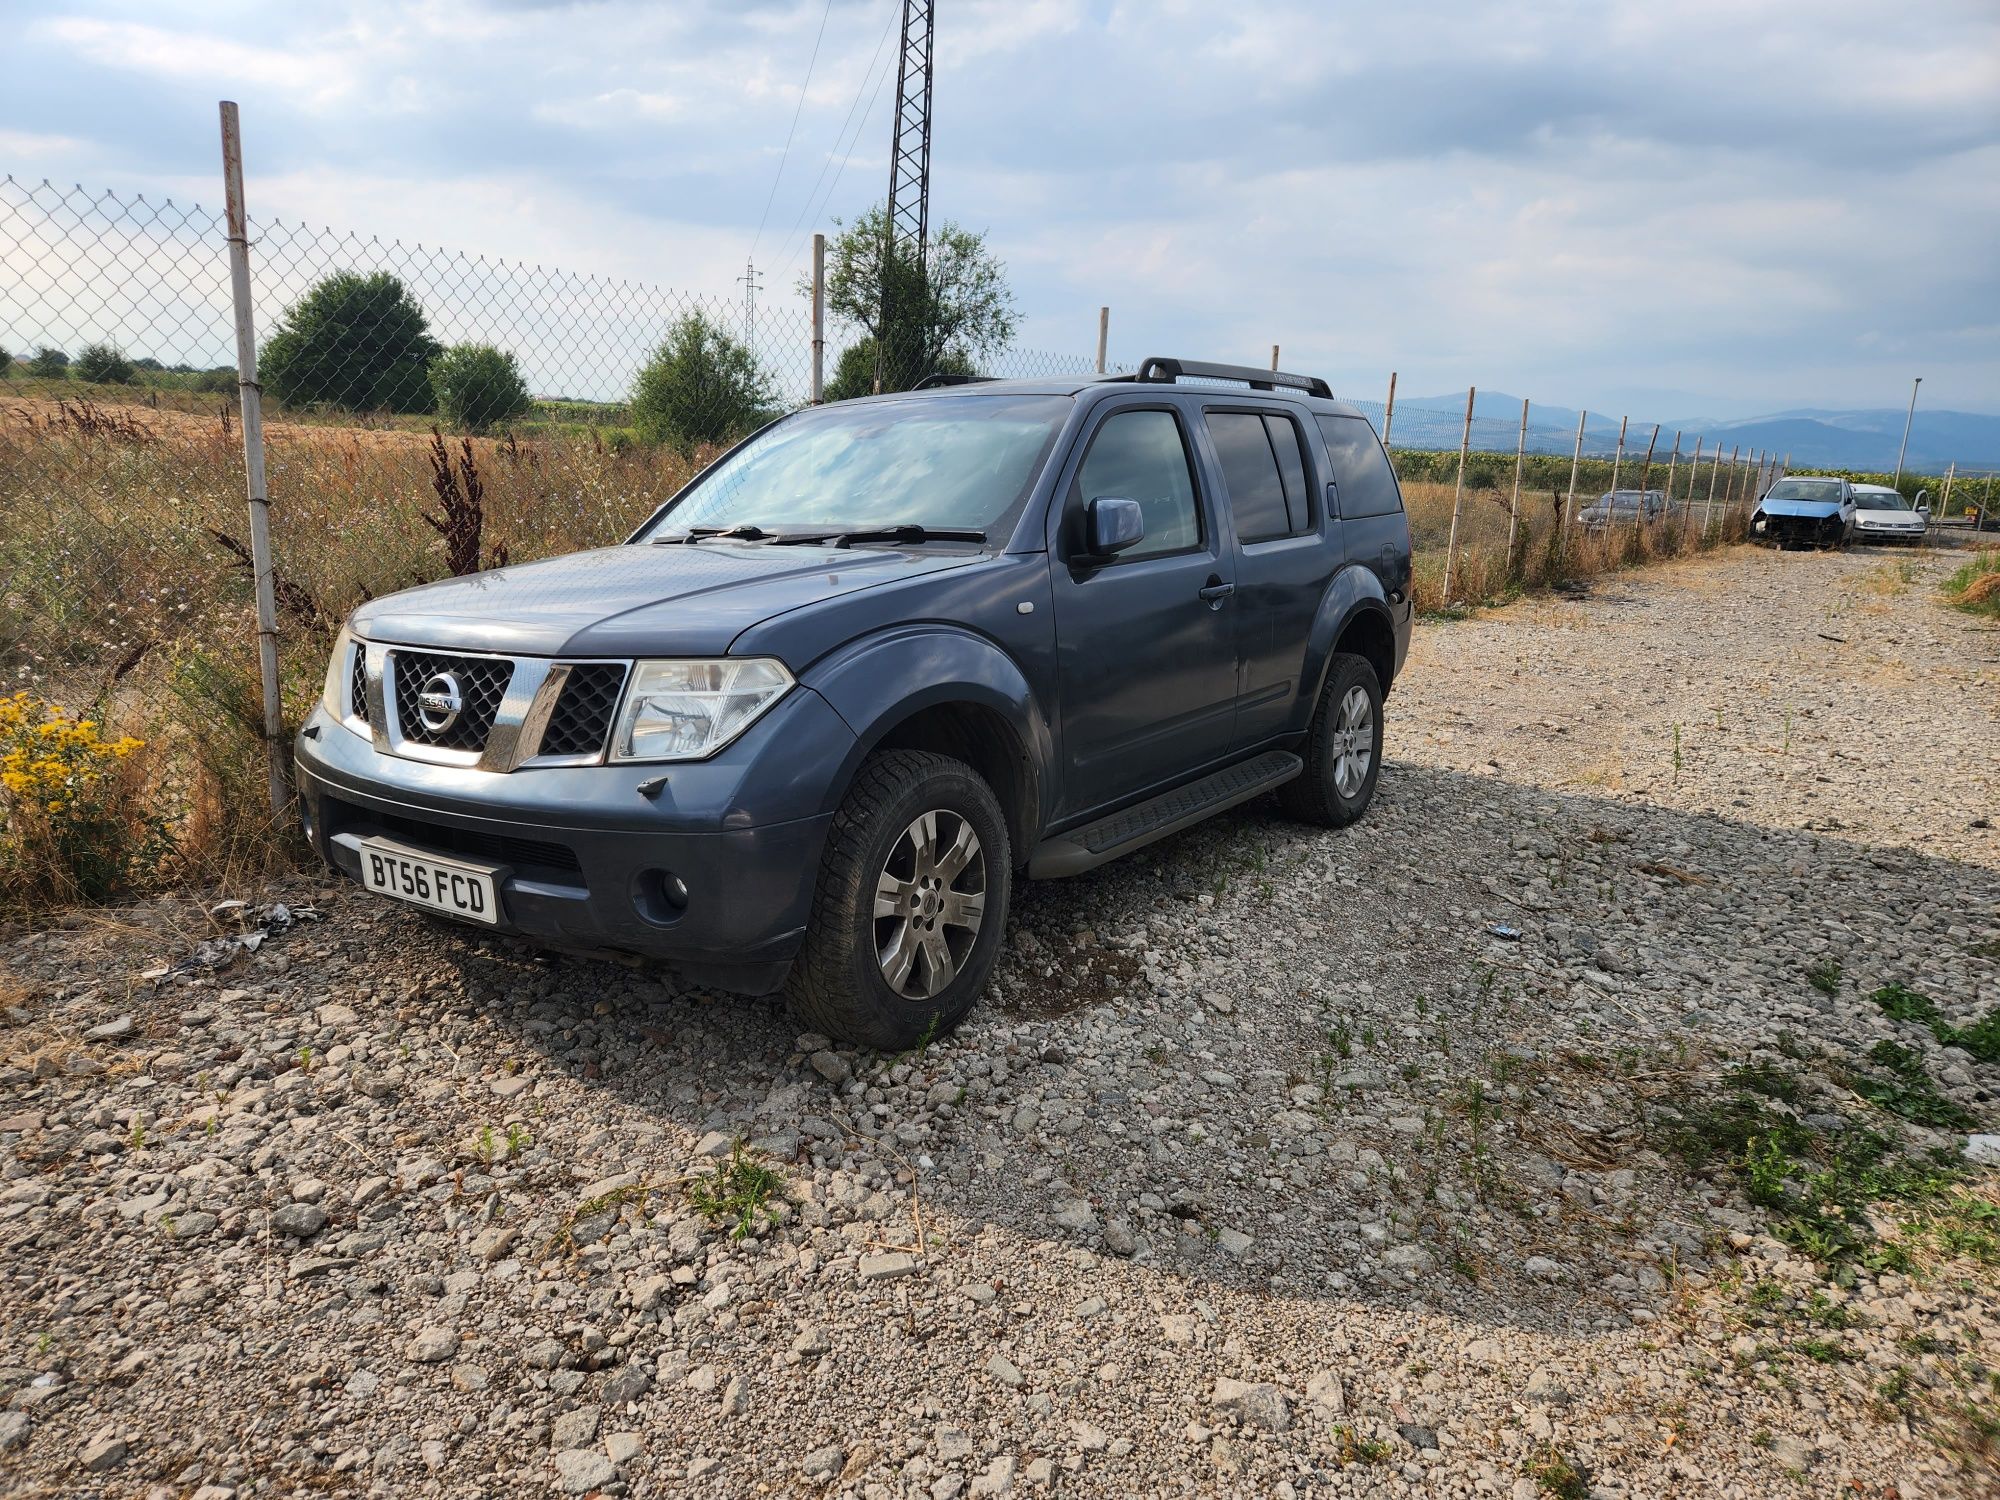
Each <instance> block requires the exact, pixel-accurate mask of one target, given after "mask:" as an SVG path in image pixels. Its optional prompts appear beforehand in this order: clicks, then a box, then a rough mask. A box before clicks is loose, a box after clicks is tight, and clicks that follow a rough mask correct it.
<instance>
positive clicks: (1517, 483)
mask: <svg viewBox="0 0 2000 1500" xmlns="http://www.w3.org/2000/svg"><path fill="white" fill-rule="evenodd" d="M1527 452H1528V398H1527V397H1526V396H1523V397H1522V398H1521V435H1520V436H1519V437H1518V438H1516V439H1515V440H1514V498H1513V500H1512V501H1510V502H1509V503H1508V506H1507V571H1508V572H1509V573H1512V572H1513V571H1514V538H1515V537H1516V536H1517V535H1519V533H1520V530H1521V461H1522V459H1523V458H1524V457H1526V455H1527Z"/></svg>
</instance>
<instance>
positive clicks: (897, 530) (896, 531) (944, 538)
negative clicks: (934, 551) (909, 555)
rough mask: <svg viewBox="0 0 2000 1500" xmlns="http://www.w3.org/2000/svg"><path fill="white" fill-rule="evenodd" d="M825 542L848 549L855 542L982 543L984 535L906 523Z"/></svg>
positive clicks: (837, 536)
mask: <svg viewBox="0 0 2000 1500" xmlns="http://www.w3.org/2000/svg"><path fill="white" fill-rule="evenodd" d="M826 540H827V541H830V542H831V543H833V545H834V546H836V547H850V546H852V545H853V544H854V543H856V542H983V541H985V540H986V533H985V532H983V531H974V530H971V529H970V528H968V527H963V526H919V525H917V524H916V523H914V522H907V523H905V524H904V525H901V526H876V527H871V528H869V529H867V530H863V531H841V532H836V533H835V534H834V535H832V536H830V537H827V538H826Z"/></svg>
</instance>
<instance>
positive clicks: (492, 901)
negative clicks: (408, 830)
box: [361, 839, 500, 924]
mask: <svg viewBox="0 0 2000 1500" xmlns="http://www.w3.org/2000/svg"><path fill="white" fill-rule="evenodd" d="M493 875H494V872H493V870H492V869H491V868H489V867H484V866H480V865H468V864H462V863H460V862H459V861H458V860H455V859H439V858H438V857H437V856H436V855H435V854H425V853H423V852H422V851H420V850H416V849H410V848H407V847H405V846H404V845H402V844H392V843H390V842H389V841H388V840H387V839H363V840H362V841H361V883H362V884H363V885H365V886H367V887H368V889H369V890H371V891H378V892H380V893H381V894H382V895H384V896H394V897H395V898H396V899H397V900H398V901H407V902H409V903H410V904H411V905H412V906H424V907H429V908H430V909H431V910H432V911H441V912H443V913H445V914H446V915H447V916H452V917H463V918H465V919H466V920H467V921H469V922H486V923H489V924H493V923H498V922H499V920H500V899H499V896H498V894H497V893H496V891H495V889H494V880H493Z"/></svg>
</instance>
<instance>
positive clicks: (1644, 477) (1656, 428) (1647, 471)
mask: <svg viewBox="0 0 2000 1500" xmlns="http://www.w3.org/2000/svg"><path fill="white" fill-rule="evenodd" d="M1659 441H1660V424H1659V423H1658V422H1655V423H1654V424H1653V435H1652V436H1651V437H1649V438H1647V439H1646V462H1645V464H1644V465H1643V466H1642V467H1641V468H1640V470H1639V508H1638V509H1637V510H1635V511H1633V512H1632V524H1633V525H1634V526H1644V525H1645V524H1646V486H1647V485H1648V484H1650V483H1652V479H1653V448H1654V446H1655V445H1656V444H1657V443H1658V442H1659Z"/></svg>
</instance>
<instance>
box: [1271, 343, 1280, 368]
mask: <svg viewBox="0 0 2000 1500" xmlns="http://www.w3.org/2000/svg"><path fill="white" fill-rule="evenodd" d="M1271 368H1272V369H1274V370H1275V369H1277V368H1278V346H1277V345H1276V344H1273V345H1272V346H1271Z"/></svg>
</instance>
